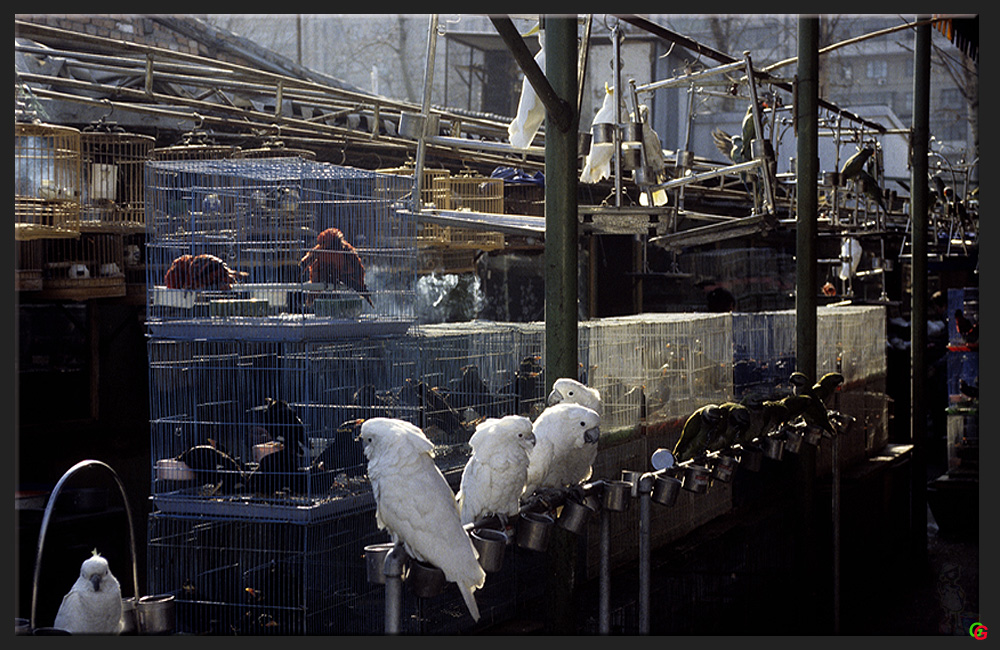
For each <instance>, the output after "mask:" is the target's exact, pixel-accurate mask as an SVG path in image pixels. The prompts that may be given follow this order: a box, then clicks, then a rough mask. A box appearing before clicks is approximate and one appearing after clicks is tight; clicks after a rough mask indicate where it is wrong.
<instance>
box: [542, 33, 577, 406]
mask: <svg viewBox="0 0 1000 650" xmlns="http://www.w3.org/2000/svg"><path fill="white" fill-rule="evenodd" d="M576 22H577V21H576V16H569V17H565V16H559V17H545V57H546V60H545V67H546V76H547V77H548V79H549V83H550V84H551V86H552V88H553V90H555V92H556V93H557V94H558V95H559V97H560V99H562V100H567V99H568V100H569V101H568V103H567V104H566V105H565V109H566V110H569V111H571V112H572V115H571V119H570V120H568V126H567V127H566V129H565V130H563V129H560V128H558V127H557V126H556V124H558V122H557V121H556V120H553V119H551V118H550V116H549V114H548V113H546V118H545V119H546V121H545V383H546V390H549V389H551V388H552V383H553V382H554V381H555V380H556V379H558V378H559V377H573V378H576V376H577V314H578V307H577V275H578V268H577V257H578V256H577V182H578V179H577V175H576V174H577V149H576V145H577V139H576V132H577V124H578V122H579V116H578V115H577V114H576V109H575V106H576V94H577V90H576V85H577V70H576V62H577V54H576V31H577V29H576Z"/></svg>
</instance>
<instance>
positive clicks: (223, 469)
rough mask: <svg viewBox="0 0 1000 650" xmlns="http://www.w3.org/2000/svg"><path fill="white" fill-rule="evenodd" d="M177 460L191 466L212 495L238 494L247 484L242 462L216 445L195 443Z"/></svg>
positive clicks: (203, 487) (204, 488)
mask: <svg viewBox="0 0 1000 650" xmlns="http://www.w3.org/2000/svg"><path fill="white" fill-rule="evenodd" d="M177 460H179V461H180V462H182V463H184V464H185V465H187V466H188V467H190V468H191V470H192V471H193V472H194V478H195V481H196V482H197V484H198V486H199V487H200V488H201V489H203V490H206V491H207V492H208V493H209V494H211V495H217V494H218V495H232V494H238V493H240V492H241V491H242V490H243V488H244V486H245V484H246V477H245V476H244V473H243V467H242V466H241V465H240V463H239V462H237V461H236V459H234V458H233V457H232V456H230V455H229V454H227V453H226V452H224V451H222V450H220V449H217V448H216V447H215V446H214V445H195V446H194V447H191V448H190V449H188V450H186V451H184V452H181V453H180V454H179V455H178V456H177Z"/></svg>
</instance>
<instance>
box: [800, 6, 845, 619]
mask: <svg viewBox="0 0 1000 650" xmlns="http://www.w3.org/2000/svg"><path fill="white" fill-rule="evenodd" d="M818 106H819V18H817V17H816V16H805V17H801V18H799V24H798V70H797V72H796V84H795V132H796V138H797V143H798V150H797V151H796V158H795V162H796V183H795V201H796V215H797V226H796V237H797V239H796V249H797V253H796V260H797V261H796V278H797V283H798V284H797V287H796V289H797V290H796V302H795V304H796V324H797V327H796V337H797V338H796V345H797V351H796V368H797V369H798V370H801V371H802V372H805V373H806V374H807V375H809V376H810V377H813V378H816V302H817V301H816V284H817V283H816V249H815V242H816V234H817V213H818V211H819V188H818V184H817V177H818V175H819V155H818V153H817V152H818V148H819V116H818ZM833 190H834V191H836V188H833ZM836 444H837V443H836V441H834V445H836ZM806 446H807V447H808V445H806ZM798 460H799V464H798V467H797V470H796V474H795V480H796V484H797V490H796V492H797V494H798V503H797V506H798V509H799V511H800V513H801V521H802V538H803V542H804V543H803V547H804V548H814V546H815V539H814V536H815V530H814V521H813V503H814V499H815V495H814V492H813V488H814V482H815V479H816V465H815V463H816V456H815V453H813V452H812V450H804V451H803V452H802V453H800V454H799V459H798ZM835 525H836V524H835ZM834 534H835V535H836V534H837V533H836V532H835V533H834ZM800 562H801V571H802V573H803V575H804V576H805V579H804V581H803V582H804V584H809V583H810V582H812V580H811V578H812V576H813V573H812V571H810V569H812V568H813V566H812V563H811V561H810V556H809V554H808V553H804V554H802V558H801V560H800ZM821 564H822V563H821ZM816 571H817V573H818V569H816ZM837 571H838V568H837V564H836V561H835V562H834V572H835V575H834V583H835V584H836V582H837V580H838V575H837V574H836V572H837ZM807 593H812V592H807ZM835 598H836V597H835ZM800 606H802V607H805V608H806V609H807V610H809V611H813V610H815V609H819V610H820V611H822V608H818V607H816V603H810V602H809V599H808V598H806V599H803V602H802V603H801V604H800ZM836 607H837V605H836V604H835V605H834V608H835V609H836ZM806 614H808V612H803V614H802V615H806Z"/></svg>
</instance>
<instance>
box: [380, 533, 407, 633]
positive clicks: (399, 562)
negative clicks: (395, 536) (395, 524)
mask: <svg viewBox="0 0 1000 650" xmlns="http://www.w3.org/2000/svg"><path fill="white" fill-rule="evenodd" d="M405 562H406V551H405V550H404V549H403V545H402V544H396V545H395V546H393V547H392V550H391V551H389V553H388V554H386V556H385V565H384V569H383V572H384V573H385V633H386V634H399V633H400V622H401V621H402V618H403V564H404V563H405Z"/></svg>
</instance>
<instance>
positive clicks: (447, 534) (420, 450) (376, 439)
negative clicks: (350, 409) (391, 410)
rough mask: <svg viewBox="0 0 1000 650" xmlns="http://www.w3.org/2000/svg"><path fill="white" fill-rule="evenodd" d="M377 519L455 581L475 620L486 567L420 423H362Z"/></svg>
mask: <svg viewBox="0 0 1000 650" xmlns="http://www.w3.org/2000/svg"><path fill="white" fill-rule="evenodd" d="M359 437H360V440H361V444H362V446H363V449H364V454H365V457H366V458H367V459H368V479H369V480H370V481H371V484H372V492H373V494H374V496H375V521H376V523H377V525H378V527H379V528H380V529H385V530H387V531H388V532H389V535H390V536H391V538H392V541H393V543H397V544H402V545H403V547H404V548H405V549H406V552H407V554H408V555H409V556H410V557H412V558H415V559H417V560H420V561H421V562H426V563H429V564H432V565H434V566H436V567H437V568H439V569H441V571H443V572H444V575H445V579H446V580H447V581H448V582H454V583H455V584H457V585H458V588H459V591H461V593H462V598H464V599H465V605H466V607H468V609H469V613H470V614H471V615H472V618H473V619H474V620H476V621H478V620H479V607H478V606H477V605H476V597H475V591H476V590H477V589H479V588H481V587H482V586H483V585H484V584H485V583H486V572H485V571H483V568H482V566H480V564H479V555H478V553H477V552H476V549H475V547H474V546H473V545H472V538H471V537H469V534H468V533H467V532H466V530H465V529H464V528H463V527H462V521H461V518H460V516H459V512H458V502H457V501H456V500H455V493H454V492H452V489H451V487H450V486H449V485H448V481H447V480H446V479H445V478H444V475H443V474H442V473H441V470H440V469H438V467H437V465H435V464H434V457H433V452H432V450H433V448H434V445H433V443H431V441H430V440H428V438H427V436H425V435H424V432H423V431H421V430H420V427H418V426H416V425H414V424H411V423H410V422H407V421H405V420H397V419H395V418H383V417H377V418H369V419H367V420H365V421H364V422H363V423H362V425H361V433H360V436H359Z"/></svg>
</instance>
